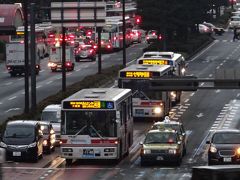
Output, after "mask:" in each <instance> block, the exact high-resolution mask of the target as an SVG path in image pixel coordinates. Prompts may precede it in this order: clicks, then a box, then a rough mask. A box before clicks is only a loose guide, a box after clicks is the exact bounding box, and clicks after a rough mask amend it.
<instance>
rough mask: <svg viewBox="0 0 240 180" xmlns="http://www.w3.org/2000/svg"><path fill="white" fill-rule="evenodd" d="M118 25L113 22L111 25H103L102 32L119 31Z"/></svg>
mask: <svg viewBox="0 0 240 180" xmlns="http://www.w3.org/2000/svg"><path fill="white" fill-rule="evenodd" d="M117 31H118V30H117V25H114V24H111V25H106V26H104V27H103V30H102V32H103V33H105V32H117Z"/></svg>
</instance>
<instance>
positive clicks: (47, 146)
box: [40, 121, 56, 154]
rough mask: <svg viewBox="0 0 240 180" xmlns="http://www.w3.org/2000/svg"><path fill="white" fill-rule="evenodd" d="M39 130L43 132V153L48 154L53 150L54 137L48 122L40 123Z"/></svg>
mask: <svg viewBox="0 0 240 180" xmlns="http://www.w3.org/2000/svg"><path fill="white" fill-rule="evenodd" d="M40 125H41V130H42V132H43V152H44V153H48V154H50V153H51V152H52V151H54V150H55V146H56V135H55V132H54V130H53V126H52V124H51V123H50V122H47V121H40Z"/></svg>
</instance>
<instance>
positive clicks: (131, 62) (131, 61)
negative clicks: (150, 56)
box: [126, 59, 137, 66]
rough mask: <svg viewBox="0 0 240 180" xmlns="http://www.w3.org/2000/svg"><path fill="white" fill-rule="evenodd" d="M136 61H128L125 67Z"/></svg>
mask: <svg viewBox="0 0 240 180" xmlns="http://www.w3.org/2000/svg"><path fill="white" fill-rule="evenodd" d="M136 60H137V59H133V60H132V61H129V62H128V63H127V64H126V65H127V66H128V65H130V64H132V63H133V62H134V61H136Z"/></svg>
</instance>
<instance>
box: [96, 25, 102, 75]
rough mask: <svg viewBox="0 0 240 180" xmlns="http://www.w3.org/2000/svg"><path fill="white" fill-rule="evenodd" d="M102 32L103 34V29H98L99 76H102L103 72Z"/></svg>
mask: <svg viewBox="0 0 240 180" xmlns="http://www.w3.org/2000/svg"><path fill="white" fill-rule="evenodd" d="M101 32H102V28H101V27H98V28H97V33H98V74H101V70H102V50H101V49H102V48H101Z"/></svg>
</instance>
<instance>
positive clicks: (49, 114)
mask: <svg viewBox="0 0 240 180" xmlns="http://www.w3.org/2000/svg"><path fill="white" fill-rule="evenodd" d="M42 121H49V122H51V123H59V122H60V121H61V120H60V115H59V117H58V115H57V111H44V112H42Z"/></svg>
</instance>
